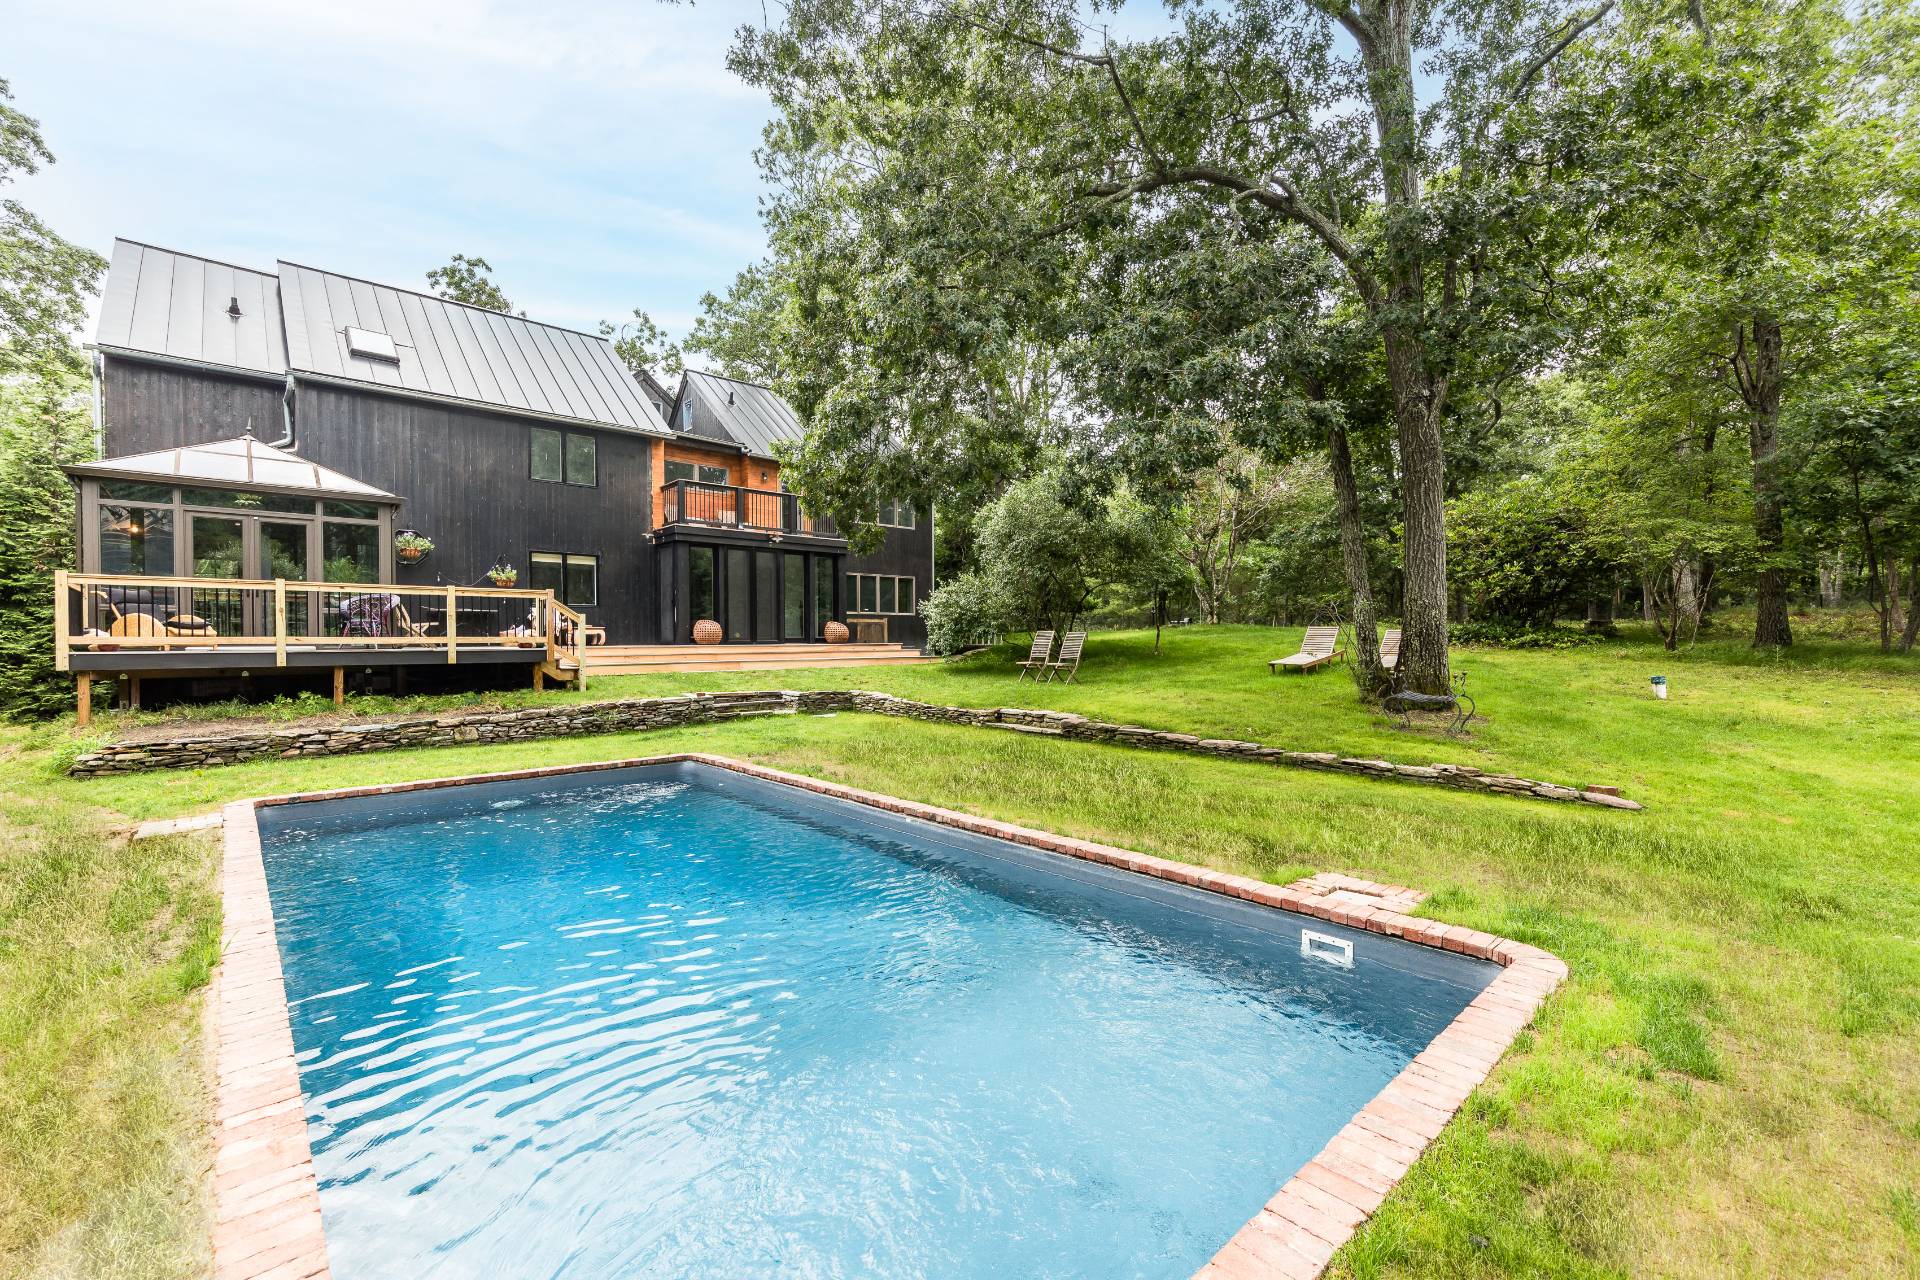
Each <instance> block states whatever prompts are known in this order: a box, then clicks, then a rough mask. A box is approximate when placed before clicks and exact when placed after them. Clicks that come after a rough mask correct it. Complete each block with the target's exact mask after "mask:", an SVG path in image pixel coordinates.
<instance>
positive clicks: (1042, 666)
mask: <svg viewBox="0 0 1920 1280" xmlns="http://www.w3.org/2000/svg"><path fill="white" fill-rule="evenodd" d="M1052 656H1053V632H1051V631H1036V632H1034V633H1033V647H1032V648H1030V649H1028V650H1027V657H1026V661H1024V662H1016V663H1014V665H1015V666H1017V667H1019V668H1020V674H1019V675H1016V676H1015V677H1014V678H1013V682H1014V683H1015V684H1019V683H1020V681H1021V680H1023V679H1025V678H1026V677H1027V676H1032V677H1033V682H1034V683H1035V684H1039V683H1040V673H1041V672H1042V671H1045V670H1046V669H1047V659H1049V658H1050V657H1052Z"/></svg>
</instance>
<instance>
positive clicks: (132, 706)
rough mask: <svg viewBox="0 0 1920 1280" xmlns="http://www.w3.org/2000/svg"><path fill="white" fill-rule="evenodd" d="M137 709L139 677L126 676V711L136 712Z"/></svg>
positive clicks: (138, 702) (138, 707) (138, 705)
mask: <svg viewBox="0 0 1920 1280" xmlns="http://www.w3.org/2000/svg"><path fill="white" fill-rule="evenodd" d="M139 709H140V677H139V676H128V677H127V710H129V711H138V710H139Z"/></svg>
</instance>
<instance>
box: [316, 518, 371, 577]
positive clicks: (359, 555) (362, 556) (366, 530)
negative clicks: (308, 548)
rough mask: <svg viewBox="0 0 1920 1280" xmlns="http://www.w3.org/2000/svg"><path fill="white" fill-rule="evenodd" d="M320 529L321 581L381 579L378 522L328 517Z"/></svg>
mask: <svg viewBox="0 0 1920 1280" xmlns="http://www.w3.org/2000/svg"><path fill="white" fill-rule="evenodd" d="M332 505H333V504H331V503H329V504H328V506H329V507H331V506H332ZM320 528H321V535H320V580H321V581H322V582H378V581H380V526H379V525H377V524H343V523H341V522H339V521H337V520H329V521H327V522H326V523H325V524H323V525H321V527H320Z"/></svg>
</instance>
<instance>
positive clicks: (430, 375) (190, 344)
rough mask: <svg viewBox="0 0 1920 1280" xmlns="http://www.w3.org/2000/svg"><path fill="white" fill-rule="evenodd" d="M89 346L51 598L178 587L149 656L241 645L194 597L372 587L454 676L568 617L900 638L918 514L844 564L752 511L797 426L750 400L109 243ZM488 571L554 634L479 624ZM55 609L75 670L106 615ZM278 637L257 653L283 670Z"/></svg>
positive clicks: (913, 571)
mask: <svg viewBox="0 0 1920 1280" xmlns="http://www.w3.org/2000/svg"><path fill="white" fill-rule="evenodd" d="M93 352H94V375H95V383H96V397H97V404H98V414H99V425H100V436H101V452H102V455H103V460H102V461H101V462H99V463H95V464H90V465H88V466H81V467H74V468H71V472H72V474H73V476H74V479H75V481H76V483H77V485H78V486H79V490H80V512H79V525H80V527H79V547H80V561H81V574H82V575H124V576H127V577H131V578H142V577H145V578H150V579H154V580H155V581H156V584H157V581H158V580H160V579H172V580H178V581H179V582H180V583H182V584H183V585H180V586H178V587H177V588H173V589H174V590H177V591H178V592H182V593H185V594H182V595H180V596H179V598H178V599H169V600H168V601H166V602H165V603H164V606H163V605H152V606H146V607H145V608H146V612H147V613H148V614H150V615H151V616H152V617H153V618H154V620H155V627H156V628H157V631H156V634H155V635H152V636H148V637H145V638H138V637H136V639H139V640H140V643H141V644H143V645H146V646H148V648H149V649H150V650H151V651H152V652H153V653H155V654H159V653H172V652H174V651H176V650H185V649H187V648H193V649H196V650H199V649H204V648H217V647H218V645H216V644H212V643H209V644H206V645H200V644H196V645H192V646H187V645H184V644H181V643H179V632H180V631H181V630H184V631H186V632H189V633H192V634H197V635H199V636H202V637H211V636H214V635H216V634H217V635H218V636H219V637H222V638H224V639H225V640H229V641H234V642H235V643H236V644H237V643H238V640H237V638H236V637H235V636H234V635H233V634H232V633H231V632H229V631H228V627H237V628H239V631H240V632H241V633H242V634H244V635H245V636H247V637H250V638H253V639H259V638H261V635H262V634H263V633H262V626H263V622H262V617H257V616H255V614H256V613H259V612H260V611H261V610H262V609H264V608H265V606H263V605H261V604H259V603H258V602H254V603H250V604H247V605H246V606H245V608H242V607H241V605H239V604H236V603H231V602H229V603H230V607H227V608H226V616H225V617H224V618H223V619H221V620H216V619H213V618H210V617H206V616H204V608H203V606H207V605H208V604H209V595H208V593H209V592H210V591H211V590H212V588H211V587H206V588H196V587H195V586H194V583H195V582H197V581H199V580H219V581H222V582H229V583H237V584H246V583H252V584H256V585H259V584H270V583H271V582H273V581H275V580H279V581H282V582H287V581H291V582H301V583H308V584H321V583H341V584H353V585H356V586H358V587H360V588H361V591H360V594H362V595H365V594H369V592H368V591H367V590H366V588H368V587H372V586H379V587H380V588H381V589H382V592H383V593H384V594H388V595H392V596H394V597H395V598H396V599H399V600H402V601H403V602H404V603H405V604H406V605H407V606H408V608H409V609H410V610H411V613H410V615H409V616H410V619H411V624H412V625H413V626H414V628H415V630H417V631H420V630H424V632H426V633H427V634H428V635H430V636H436V637H437V636H440V635H442V634H444V635H445V636H447V637H450V638H452V639H453V641H454V643H455V644H456V645H457V646H458V647H459V648H461V649H462V650H465V651H467V654H466V660H468V661H475V660H479V659H478V658H477V657H475V656H474V655H473V653H472V651H473V650H476V649H481V648H487V649H492V648H510V647H515V645H516V642H518V641H520V640H523V639H524V637H523V636H521V635H520V634H519V633H520V632H524V631H526V630H528V629H529V628H536V627H546V626H548V625H549V624H551V625H552V626H554V627H557V628H558V629H559V631H558V634H561V635H563V636H568V635H571V634H572V633H571V631H569V630H568V627H569V625H570V624H569V623H568V620H567V616H566V615H568V614H577V615H579V616H580V617H581V618H582V619H583V628H582V630H583V633H585V634H588V635H590V636H591V637H592V638H593V639H595V640H599V639H601V638H603V637H604V639H605V640H606V642H608V643H609V644H611V645H615V646H621V645H655V644H660V645H666V644H684V643H689V642H690V641H691V640H692V639H693V629H694V623H695V622H697V621H700V620H702V619H712V620H714V621H716V622H718V623H719V624H720V627H721V632H722V636H723V642H724V643H754V644H767V643H802V644H805V643H814V642H818V641H820V640H821V639H822V638H823V637H824V635H825V633H826V624H827V623H828V622H829V621H833V620H839V621H843V622H848V623H849V624H853V625H856V628H857V629H858V630H859V631H860V632H861V633H862V635H863V637H864V638H869V639H882V638H884V640H885V642H887V643H889V644H895V645H909V646H917V645H919V644H920V643H921V641H922V639H923V637H924V629H923V627H922V625H921V622H920V619H919V617H918V616H917V613H916V606H917V603H918V601H919V599H920V598H921V597H922V596H923V595H924V594H925V592H926V591H927V590H928V589H929V588H930V587H931V586H932V579H933V538H932V527H931V526H932V521H931V519H929V518H926V517H925V516H924V515H923V514H921V513H915V512H912V511H910V510H908V509H906V508H905V507H895V508H889V509H888V510H886V511H884V512H882V513H881V516H882V523H883V524H885V525H887V526H888V527H887V528H886V531H885V545H884V546H883V548H882V549H881V551H879V552H878V553H877V554H875V555H873V556H860V557H856V556H852V555H850V554H849V552H848V548H847V542H846V539H845V538H844V537H842V536H841V535H840V533H839V532H838V531H837V530H836V529H834V528H833V526H832V524H831V523H830V522H828V521H826V520H824V519H820V518H816V517H814V516H811V515H810V514H808V513H807V512H805V511H804V510H803V509H802V507H801V505H800V502H799V500H798V499H797V498H796V497H795V496H794V495H792V494H790V493H787V492H786V491H785V490H784V489H783V488H782V487H781V484H780V468H779V463H778V461H777V459H776V458H775V457H774V452H775V446H776V445H778V444H779V443H780V442H781V441H783V440H788V439H793V438H795V437H797V435H798V434H799V432H800V430H801V427H800V423H799V420H798V418H797V416H796V415H795V413H794V411H793V409H792V407H791V406H789V405H788V404H786V403H785V401H783V400H782V399H781V398H780V397H779V396H777V395H776V394H774V393H773V392H772V391H770V390H768V389H767V388H765V387H761V386H756V385H754V384H751V383H745V382H737V381H734V380H731V379H727V378H722V377H719V376H717V375H711V374H704V373H692V372H690V373H687V374H684V375H682V377H681V378H680V380H679V384H678V386H677V387H669V386H667V385H665V384H662V383H660V382H658V381H656V380H654V379H653V378H652V377H651V376H648V375H641V376H638V377H636V375H634V374H633V373H632V372H631V371H629V370H628V369H627V368H626V367H624V366H623V365H622V364H621V363H620V361H619V360H618V359H617V357H616V356H615V354H614V351H613V348H612V347H611V345H610V344H609V343H608V342H607V341H606V339H604V338H602V337H600V336H598V335H594V334H587V333H582V332H578V331H575V330H570V329H566V328H562V327H559V326H556V325H550V324H544V323H541V322H539V321H536V320H529V319H526V318H524V317H520V316H513V315H505V314H500V313H497V312H491V311H486V310H483V309H480V308H476V307H470V306H466V305H464V304H461V303H457V302H451V301H448V300H446V299H443V298H439V297H435V296H433V295H430V294H425V293H420V292H417V291H414V290H409V289H401V288H396V287H393V286H390V285H383V284H377V283H374V282H371V281H366V280H360V279H357V278H354V277H351V276H346V275H341V274H339V273H336V272H330V271H324V270H320V269H318V268H314V267H308V266H303V265H299V264H296V263H291V262H284V261H283V262H280V263H278V264H276V266H275V268H274V269H273V270H271V271H267V270H256V269H253V268H248V267H242V266H236V265H232V264H229V263H224V262H217V261H214V260H212V259H208V258H202V257H197V256H194V255H190V254H185V253H178V252H174V251H172V250H167V249H161V248H157V247H154V246H151V245H145V244H139V243H136V242H133V241H129V240H119V241H116V242H115V245H114V252H113V258H112V265H111V267H110V269H109V272H108V276H107V282H106V289H105V294H104V301H103V305H102V311H101V316H100V323H99V330H98V333H97V336H96V340H95V342H94V344H93ZM408 535H412V536H408ZM426 543H430V544H431V549H430V550H427V551H426V552H425V553H424V554H421V548H422V547H423V546H424V545H425V544H426ZM506 568H512V569H513V570H515V571H516V572H517V574H518V577H517V580H516V581H515V582H514V583H513V585H512V588H511V590H512V591H515V592H518V593H520V594H521V595H526V596H544V594H545V593H548V592H551V598H552V600H553V601H554V602H555V603H556V604H557V605H558V606H561V611H560V612H558V613H556V614H555V615H554V617H553V618H552V619H549V618H548V617H547V616H546V615H545V614H543V613H541V612H540V611H539V609H538V607H537V605H538V601H533V602H532V603H529V601H528V600H515V601H514V602H513V604H512V610H513V611H514V612H515V615H516V616H515V617H513V618H508V617H507V616H506V614H505V613H504V612H502V611H504V610H507V608H508V606H506V605H500V606H492V607H493V608H494V611H495V612H499V613H501V616H500V617H498V618H495V617H491V616H483V615H485V614H486V609H487V608H488V607H489V606H483V605H481V604H477V603H475V601H478V600H482V599H485V598H486V597H484V596H483V595H481V594H478V593H483V592H485V591H487V590H489V589H490V587H489V584H490V581H492V579H490V574H491V573H492V571H494V570H496V569H506ZM501 580H502V581H504V578H502V579H501ZM95 585H96V586H97V585H98V584H95ZM134 585H135V587H137V586H138V585H140V584H137V583H136V584H134ZM129 589H132V588H126V587H122V588H119V590H120V592H121V595H122V597H124V596H125V591H126V590H129ZM156 589H157V586H156ZM448 589H451V590H455V591H457V592H461V593H466V595H465V596H462V597H460V598H455V597H453V596H445V595H444V592H445V590H448ZM89 590H91V588H90V589H89ZM234 590H236V591H240V590H242V588H241V587H240V586H236V587H235V588H234ZM75 594H76V597H78V603H77V604H76V608H81V609H83V610H91V612H87V614H86V616H85V617H84V618H82V617H80V616H79V615H77V614H76V615H75V617H74V620H73V627H72V632H73V634H72V636H71V637H70V638H71V639H72V640H73V643H74V647H75V648H77V649H78V650H80V651H83V652H92V653H93V654H94V656H96V657H98V656H100V652H101V651H107V646H106V645H105V643H104V642H100V643H92V644H90V643H89V641H88V638H87V635H86V633H89V632H99V631H104V630H106V628H104V627H102V626H99V625H96V624H99V623H102V622H106V621H108V620H109V616H111V617H112V618H113V619H115V620H118V619H120V615H121V614H123V613H124V612H125V611H124V609H122V608H121V607H120V603H119V602H117V601H116V600H115V599H113V598H109V597H106V596H103V597H102V599H101V601H99V602H96V601H94V600H93V598H92V596H90V595H88V593H87V592H84V591H78V590H76V592H75ZM93 594H94V595H100V594H101V593H100V592H98V591H95V592H93ZM295 594H296V596H297V597H298V599H297V600H296V604H299V605H300V606H301V607H303V608H308V609H311V610H312V611H313V616H312V617H311V618H308V619H305V621H304V625H305V626H306V628H307V631H308V632H310V633H311V634H306V635H301V636H298V637H296V638H299V639H304V640H321V639H325V638H327V637H330V636H332V635H333V633H334V632H335V631H337V630H338V629H339V627H340V626H342V625H344V624H342V623H340V622H339V620H338V618H337V617H335V614H337V612H338V606H337V603H328V602H327V601H326V600H323V599H322V598H321V597H322V596H323V595H326V594H327V593H324V592H320V591H319V590H318V589H317V588H316V589H315V590H314V591H311V592H307V593H305V594H302V593H299V592H296V593H295ZM341 595H342V598H343V599H344V598H346V594H345V593H344V592H342V593H341ZM467 596H471V597H472V598H471V599H468V598H466V597H467ZM443 597H444V599H445V600H446V601H448V602H449V603H445V604H444V606H442V603H441V602H442V600H443ZM354 607H359V606H354ZM98 610H105V611H106V613H104V614H102V613H100V612H98ZM423 610H425V611H427V612H428V613H430V614H431V615H432V616H431V617H430V618H429V619H428V621H426V622H424V623H423V622H422V621H421V619H420V618H418V617H413V616H412V615H413V614H420V613H421V612H422V611H423ZM435 610H440V612H434V611H435ZM249 611H252V612H249ZM296 612H298V610H296ZM443 613H444V615H445V616H442V614H443ZM522 614H524V615H527V616H524V617H522V616H519V615H522ZM163 615H164V616H163ZM322 615H325V616H324V617H323V616H322ZM468 615H471V616H468ZM263 616H264V615H263ZM179 619H192V620H193V621H192V622H180V621H179ZM223 621H224V623H225V624H226V625H224V626H223V625H222V622H223ZM863 622H864V623H865V624H866V625H865V626H859V625H858V624H861V623H863ZM82 623H85V624H87V625H85V626H82V625H81V624H82ZM496 623H498V624H501V625H500V626H499V627H498V628H497V630H496V625H495V624H496ZM196 624H199V625H201V626H202V627H203V628H204V629H203V630H200V631H198V632H194V630H193V628H194V626H195V625H196ZM143 625H144V624H143ZM150 629H152V628H150ZM123 630H124V629H123ZM281 633H282V635H281V645H280V647H281V648H282V649H288V648H292V649H296V650H300V651H301V652H305V650H306V648H308V647H309V646H306V645H302V644H294V645H291V646H289V645H288V644H287V643H286V640H287V634H286V627H285V625H284V624H283V625H282V626H281ZM543 634H544V632H543ZM115 638H116V639H118V638H124V637H123V636H116V637H115ZM96 639H97V637H96ZM367 639H372V640H395V639H397V637H391V636H375V637H367ZM163 642H170V643H163ZM127 647H129V646H126V645H122V646H119V648H120V649H122V650H124V649H125V648H127ZM414 647H415V646H411V645H394V646H392V647H391V648H390V649H387V650H382V652H383V653H387V654H388V655H389V656H392V655H395V654H397V653H398V652H399V651H400V650H401V649H407V650H411V649H412V648H414ZM155 660H156V661H158V660H159V659H158V658H156V659H155ZM83 665H84V664H83ZM110 666H111V664H108V666H105V667H101V669H109V667H110ZM74 669H75V670H79V669H80V668H79V667H75V668H74Z"/></svg>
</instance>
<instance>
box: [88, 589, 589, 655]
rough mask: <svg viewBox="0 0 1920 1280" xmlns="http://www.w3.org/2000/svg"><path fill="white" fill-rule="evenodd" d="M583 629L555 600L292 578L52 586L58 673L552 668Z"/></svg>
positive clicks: (581, 639)
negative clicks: (93, 667)
mask: <svg viewBox="0 0 1920 1280" xmlns="http://www.w3.org/2000/svg"><path fill="white" fill-rule="evenodd" d="M585 642H586V627H585V622H584V619H582V618H581V617H580V615H579V614H577V613H575V612H573V610H571V609H568V608H566V606H564V605H561V604H559V603H558V602H556V601H555V600H554V598H553V593H552V592H551V591H518V590H498V589H495V588H482V587H452V586H432V587H419V586H402V585H400V584H398V583H392V582H380V583H347V582H295V581H288V580H285V579H277V578H276V579H271V580H269V579H244V578H148V577H137V576H132V575H120V574H100V573H67V572H59V573H56V574H55V575H54V651H55V665H56V666H57V667H58V668H59V669H60V670H62V671H66V670H69V669H70V667H69V658H70V655H71V654H72V653H73V652H74V651H76V650H79V651H82V652H86V651H94V652H109V651H114V650H157V651H175V652H177V651H181V650H192V649H202V650H205V649H216V650H226V649H247V650H253V651H255V652H257V653H258V654H259V655H260V657H259V658H253V659H251V660H250V662H249V665H267V664H266V663H265V662H263V661H261V660H260V659H261V658H264V656H265V653H266V651H268V650H271V651H272V654H273V660H272V665H274V666H285V665H287V652H288V651H289V650H297V649H333V650H343V651H354V650H380V649H388V648H404V649H412V650H418V649H429V650H434V651H437V652H439V653H442V654H444V655H445V658H446V661H448V662H450V663H454V662H458V661H459V660H460V652H461V651H462V650H471V649H480V648H536V649H541V648H543V649H545V650H547V654H548V656H549V657H550V658H551V657H553V656H556V655H557V654H558V653H559V652H561V651H567V652H572V651H575V650H577V649H579V648H580V647H581V646H584V644H585Z"/></svg>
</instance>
